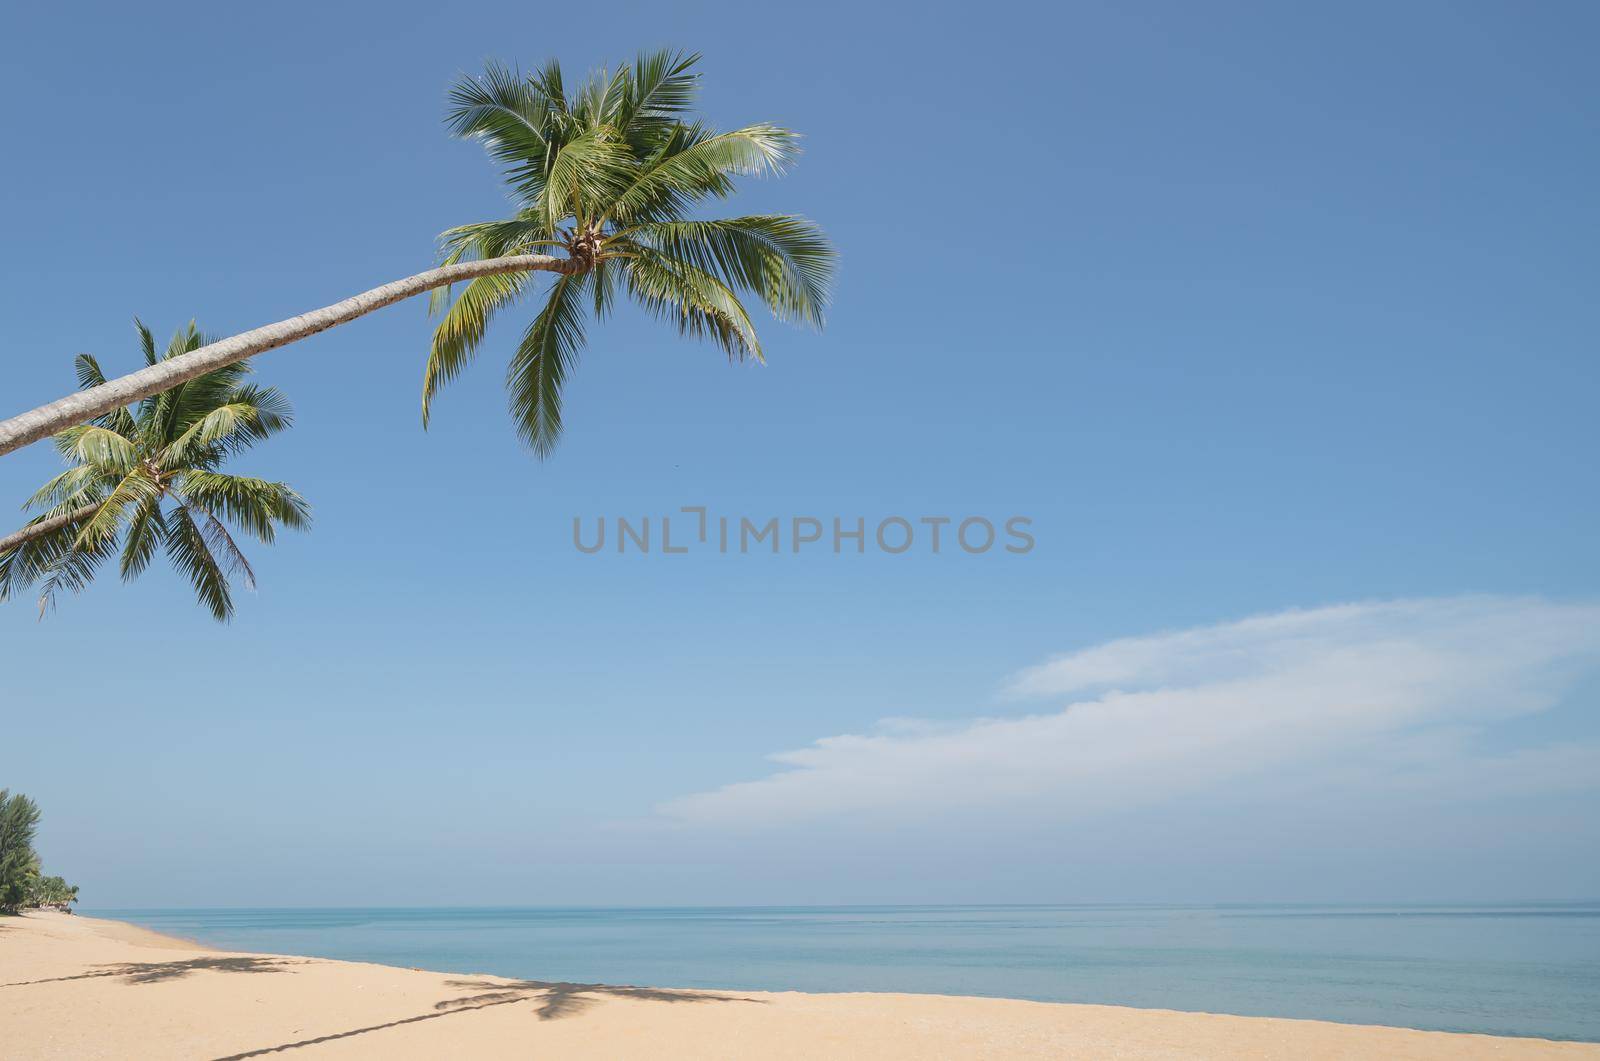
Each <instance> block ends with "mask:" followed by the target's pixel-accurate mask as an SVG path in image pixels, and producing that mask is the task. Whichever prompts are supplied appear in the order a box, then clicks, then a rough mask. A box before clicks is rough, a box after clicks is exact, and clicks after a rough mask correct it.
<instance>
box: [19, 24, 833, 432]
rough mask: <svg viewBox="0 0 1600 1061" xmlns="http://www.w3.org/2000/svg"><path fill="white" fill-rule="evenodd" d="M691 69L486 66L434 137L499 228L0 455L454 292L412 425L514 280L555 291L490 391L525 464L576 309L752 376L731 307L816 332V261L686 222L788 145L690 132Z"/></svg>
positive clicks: (826, 267)
mask: <svg viewBox="0 0 1600 1061" xmlns="http://www.w3.org/2000/svg"><path fill="white" fill-rule="evenodd" d="M697 61H698V56H694V55H677V54H671V53H667V52H657V53H653V54H646V55H641V56H640V57H639V58H638V59H637V60H635V61H634V62H633V63H629V64H624V65H623V66H621V67H620V68H618V69H617V70H616V71H615V72H614V73H605V72H601V73H599V74H597V75H595V76H593V77H591V78H590V79H588V80H587V81H586V82H585V83H584V84H583V85H582V86H581V87H580V88H578V89H577V90H576V91H575V92H573V93H571V94H569V93H567V91H566V90H565V88H564V79H563V77H562V73H561V69H560V67H559V66H558V65H556V64H554V63H552V64H549V65H547V66H545V67H544V68H543V69H542V70H541V71H539V72H538V73H536V74H534V75H532V76H528V77H523V76H521V75H519V74H517V73H515V72H513V71H511V70H508V69H506V68H504V67H501V66H493V65H491V66H490V67H489V68H488V69H487V71H486V72H485V74H484V75H483V76H482V77H479V78H469V79H464V80H462V81H460V82H458V83H457V84H456V86H455V87H454V88H453V89H452V90H451V94H450V102H451V109H450V113H449V123H450V126H451V128H452V130H453V131H454V132H455V133H457V134H458V135H460V136H464V137H470V138H475V139H478V140H480V141H481V142H482V143H483V144H484V146H485V147H487V148H488V150H489V153H490V154H491V155H492V156H493V157H494V158H495V159H496V160H498V161H499V162H500V163H501V164H502V165H503V166H504V167H505V176H506V179H507V181H508V183H509V184H510V186H511V190H512V192H513V194H514V197H515V200H516V205H517V208H518V209H517V213H516V214H515V215H514V216H512V217H511V218H508V219H506V220H503V221H496V222H488V223H485V224H478V225H466V226H463V227H461V228H457V229H452V230H451V231H449V232H447V233H445V234H444V237H443V240H444V250H445V261H444V263H443V264H442V265H440V266H439V267H438V268H436V269H430V270H428V271H426V272H423V273H418V274H417V275H415V276H410V277H406V278H405V279H402V280H396V281H394V282H393V283H389V284H385V285H383V286H381V287H376V288H373V289H372V290H370V291H366V292H363V293H362V294H359V295H356V296H354V297H352V298H348V299H345V300H344V301H343V302H338V303H335V304H334V305H331V306H326V307H323V308H322V309H319V310H314V311H312V312H310V313H306V314H303V315H301V316H298V317H292V318H290V319H288V320H284V321H279V322H277V323H276V324H269V325H266V326H265V327H261V328H256V329H253V330H251V331H248V332H243V333H241V334H239V335H236V336H233V337H231V338H229V339H224V340H221V341H220V342H216V343H211V344H207V345H205V346H202V347H200V348H197V349H195V350H192V351H190V352H189V353H188V354H186V355H184V356H183V357H180V358H177V359H172V360H168V361H163V362H162V363H160V364H156V365H150V366H147V367H146V368H144V369H141V370H139V371H137V372H134V373H130V374H129V375H127V376H124V377H122V378H120V379H117V380H113V381H109V382H102V383H101V384H99V385H97V386H95V387H92V388H89V389H88V390H85V391H81V392H79V393H78V394H74V395H69V396H68V397H65V398H62V399H59V400H58V401H54V402H51V403H50V404H48V405H43V406H40V407H39V408H37V409H34V410H32V411H30V412H27V413H23V414H21V415H20V416H15V417H12V418H11V419H9V420H5V421H0V454H5V453H9V452H11V451H12V450H15V449H17V448H19V447H21V446H25V445H27V444H28V443H30V442H34V441H37V440H39V439H42V438H45V437H47V436H49V435H52V434H55V433H56V432H59V431H61V430H62V429H63V428H67V427H70V426H73V425H77V424H83V423H86V422H88V421H90V420H91V419H92V418H94V417H100V416H106V415H108V414H111V413H112V412H113V411H114V410H116V409H118V408H121V407H123V406H127V405H129V404H131V403H133V402H136V401H139V400H141V399H145V398H148V397H150V396H152V395H154V394H158V393H160V392H161V391H163V390H166V389H168V388H170V387H173V386H176V385H177V384H179V383H183V382H185V381H188V380H192V379H194V378H196V377H198V376H201V375H203V374H205V373H207V372H211V371H214V370H216V369H218V368H221V367H222V366H224V365H229V364H233V363H235V362H238V361H242V360H244V359H245V358H249V357H253V356H255V355H256V354H260V353H263V352H264V351H267V350H272V349H276V348H277V347H280V346H284V345H286V344H288V343H292V342H295V341H296V340H299V339H303V338H305V337H307V336H309V335H314V334H316V333H317V332H320V331H324V330H326V329H328V328H331V327H334V326H336V325H339V324H343V323H345V322H347V321H351V320H354V319H356V318H357V317H360V316H364V315H365V314H367V313H371V312H373V311H374V310H376V309H379V308H381V307H383V306H387V305H391V304H393V303H395V302H398V301H401V300H402V299H406V298H410V297H412V296H413V295H418V294H421V293H423V292H425V291H437V290H438V289H441V288H448V287H449V286H450V285H451V284H455V283H458V282H462V281H470V282H469V283H467V285H466V287H465V288H464V289H463V290H462V292H461V296H460V298H459V299H457V300H456V301H455V302H454V303H453V304H452V305H450V306H449V309H448V311H447V312H445V313H444V317H443V319H442V320H441V321H440V323H439V326H438V328H437V330H436V332H435V334H434V340H433V346H432V351H431V353H430V356H429V359H428V368H427V373H426V376H425V380H424V388H423V409H424V412H423V416H424V421H426V418H427V410H428V403H429V401H430V400H431V398H432V396H433V394H434V393H435V391H436V390H437V389H438V387H439V386H440V385H442V384H443V383H444V382H446V381H447V380H449V379H450V378H452V377H453V376H454V375H455V374H456V373H458V372H459V371H460V370H461V369H462V368H463V367H464V366H465V364H466V363H467V361H468V360H470V359H471V357H472V355H473V354H474V353H475V352H476V350H477V349H478V346H479V344H480V343H481V341H482V339H483V334H484V329H485V328H486V327H487V325H488V322H489V320H490V318H491V317H492V316H494V314H495V313H496V312H497V311H498V310H500V309H503V308H505V307H506V306H507V305H509V304H510V303H511V302H513V301H515V300H516V299H517V298H518V297H519V296H521V295H523V294H524V293H525V292H526V290H527V287H528V284H529V281H528V277H527V274H528V273H529V272H549V273H553V274H555V280H554V282H553V283H552V284H551V286H550V289H549V291H548V292H547V293H546V296H545V302H544V305H543V307H542V308H541V310H540V312H539V313H538V314H537V315H536V316H535V317H534V319H533V321H532V322H530V323H529V324H528V325H527V327H526V330H525V331H524V333H523V336H522V340H521V342H520V343H519V345H518V347H517V350H516V352H515V353H514V354H513V355H512V358H511V365H510V370H509V372H508V374H507V387H508V390H509V395H510V404H511V410H512V414H513V417H514V418H515V420H516V423H517V427H518V429H519V431H520V432H521V434H522V435H523V437H524V438H525V439H527V440H528V442H529V443H530V444H531V445H532V446H533V448H534V450H535V451H536V452H538V453H540V454H544V453H547V452H549V449H550V447H551V446H552V445H553V444H554V442H555V440H556V439H557V437H558V436H559V434H560V430H561V420H560V394H561V387H562V384H563V383H564V382H565V379H566V377H567V374H568V373H569V372H570V370H571V368H572V364H573V360H574V357H575V355H576V352H577V350H578V348H579V347H580V346H581V345H582V343H583V339H584V317H585V315H586V309H592V311H593V312H594V314H595V316H596V317H604V316H605V315H606V313H607V312H608V311H609V310H610V309H611V307H612V305H613V304H614V302H615V300H616V296H617V294H618V292H619V291H624V292H626V293H627V294H628V295H629V296H630V297H632V298H633V299H634V300H635V301H637V302H639V303H640V304H642V305H643V306H644V307H645V308H646V309H648V310H650V311H651V312H653V313H655V314H657V315H659V316H661V317H662V318H664V319H667V320H670V321H671V322H672V323H674V324H675V325H676V326H677V327H678V329H679V330H680V331H681V332H684V333H686V334H688V335H691V336H704V337H708V338H710V339H712V340H713V341H714V342H716V343H717V344H718V345H720V346H721V347H722V348H723V349H724V350H726V351H727V352H728V353H729V356H731V357H734V358H743V357H756V358H758V359H759V358H760V356H761V347H760V344H759V343H758V342H757V340H756V334H755V329H754V327H753V326H752V325H751V322H750V318H749V315H748V313H747V312H746V311H745V309H744V306H743V305H742V304H741V302H740V300H739V294H738V293H739V292H748V293H753V294H754V295H755V296H756V297H758V298H759V299H760V300H761V301H762V302H764V303H766V304H767V306H768V307H769V308H770V309H772V310H773V311H774V312H775V313H776V314H777V315H778V316H779V317H780V318H785V319H792V320H798V321H801V322H806V323H811V324H820V323H821V320H822V310H823V305H824V303H825V302H826V300H827V294H828V286H829V282H830V280H831V277H832V271H833V252H832V250H831V248H830V247H829V245H828V243H827V241H826V239H825V238H824V237H823V236H822V233H821V231H820V230H819V229H818V228H817V227H816V226H815V225H813V224H812V223H811V222H809V221H806V220H804V219H803V218H799V217H794V216H790V215H757V216H752V217H738V218H728V219H721V220H698V219H694V218H692V217H691V216H690V211H691V210H693V209H694V208H695V207H696V206H698V205H700V204H702V203H704V202H706V201H707V200H710V199H722V198H726V197H728V196H729V195H731V194H732V193H733V191H734V178H735V177H739V176H744V175H753V174H760V173H778V172H781V171H782V170H783V169H784V168H785V167H786V166H787V165H788V164H789V163H790V162H791V161H793V159H794V157H795V155H796V153H797V141H798V137H797V136H796V134H794V133H792V132H789V131H788V130H785V129H781V128H778V127H777V126H774V125H767V124H758V125H749V126H745V127H743V128H740V129H735V130H733V131H731V132H726V133H717V132H714V131H712V130H711V129H709V128H707V127H706V126H705V125H704V124H702V123H700V122H698V121H692V120H690V119H689V118H688V114H689V109H690V105H691V104H692V102H693V99H694V94H695V88H696V83H697V76H698V75H696V74H695V73H694V72H693V67H694V65H695V64H696V62H697ZM546 251H555V252H558V253H554V254H552V253H545V252H546ZM580 300H583V301H580ZM436 308H443V307H442V304H441V305H439V306H436Z"/></svg>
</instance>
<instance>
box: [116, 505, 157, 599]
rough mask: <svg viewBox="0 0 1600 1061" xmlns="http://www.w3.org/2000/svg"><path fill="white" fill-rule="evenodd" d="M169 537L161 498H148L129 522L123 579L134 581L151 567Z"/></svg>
mask: <svg viewBox="0 0 1600 1061" xmlns="http://www.w3.org/2000/svg"><path fill="white" fill-rule="evenodd" d="M166 537H167V520H166V517H165V516H164V515H163V514H162V512H161V498H160V497H159V496H158V497H153V498H147V499H146V500H145V501H143V502H142V503H140V505H139V507H138V508H137V509H135V510H134V513H133V516H132V517H131V518H130V519H129V520H128V533H127V535H126V537H125V540H124V541H123V543H122V578H123V580H124V581H132V580H133V579H135V578H137V577H138V576H139V574H140V573H141V572H142V571H144V569H145V568H146V567H148V566H149V565H150V558H151V557H152V556H154V555H155V552H156V547H157V546H159V545H160V544H161V543H162V542H163V541H165V540H166Z"/></svg>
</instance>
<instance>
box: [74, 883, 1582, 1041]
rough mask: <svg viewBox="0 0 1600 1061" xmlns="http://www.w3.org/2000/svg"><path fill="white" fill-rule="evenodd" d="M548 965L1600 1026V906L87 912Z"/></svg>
mask: <svg viewBox="0 0 1600 1061" xmlns="http://www.w3.org/2000/svg"><path fill="white" fill-rule="evenodd" d="M84 913H87V914H91V915H94V916H102V917H115V918H120V919H122V920H126V921H131V922H134V923H135V924H139V925H144V926H147V927H149V928H152V929H155V930H157V931H160V932H166V933H170V934H173V935H179V936H186V937H189V938H192V939H198V940H201V941H203V942H205V943H209V944H212V945H215V946H218V947H222V948H226V949H232V950H248V951H267V952H276V953H286V954H306V955H314V956H318V957H326V958H343V959H351V960H357V961H370V962H382V963H385V964H389V965H402V966H416V967H420V968H425V969H436V970H441V971H445V972H461V973H495V974H498V975H501V976H509V977H521V978H527V979H536V980H564V981H577V982H584V983H610V984H637V985H647V986H656V987H720V988H742V989H745V990H799V991H910V992H928V993H936V994H958V995H998V996H1008V997H1013V998H1032V999H1040V1000H1045V1001H1059V1002H1101V1003H1110V1004H1115V1005H1125V1006H1147V1007H1159V1008H1165V1009H1183V1010H1204V1011H1210V1012H1217V1013H1238V1014H1245V1015H1252V1016H1275V1017H1309V1018H1317V1019H1321V1020H1335V1021H1348V1022H1354V1023H1361V1024H1392V1025H1401V1026H1406V1027H1413V1028H1432V1029H1439V1030H1445V1031H1470V1032H1488V1033H1492V1034H1498V1035H1535V1036H1544V1037H1547V1038H1555V1039H1587V1040H1595V1041H1600V903H1588V904H1530V905H1522V906H1480V907H1446V906H1340V907H1310V906H1109V905H1108V906H1028V907H1017V906H946V907H877V906H873V907H867V906H862V907H812V908H804V907H781V908H780V907H760V908H757V907H723V908H706V909H689V908H671V909H571V908H497V909H490V908H473V909H327V910H310V909H292V910H85V911H84Z"/></svg>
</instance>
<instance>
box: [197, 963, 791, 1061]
mask: <svg viewBox="0 0 1600 1061" xmlns="http://www.w3.org/2000/svg"><path fill="white" fill-rule="evenodd" d="M447 983H448V984H449V986H451V987H454V988H460V989H463V990H470V989H473V988H484V989H486V990H482V991H479V992H478V993H477V994H473V995H463V996H462V997H460V998H447V999H445V1000H444V1001H443V1002H437V1003H435V1004H434V1007H433V1011H432V1012H430V1013H419V1014H418V1015H417V1016H415V1017H402V1018H401V1019H399V1020H392V1021H389V1022H387V1023H384V1024H373V1025H370V1026H368V1027H365V1028H353V1029H351V1030H350V1031H345V1032H334V1033H333V1034H331V1035H319V1036H317V1037H316V1038H314V1039H301V1040H299V1041H298V1042H292V1043H280V1044H279V1045H277V1046H264V1047H261V1048H260V1049H258V1050H247V1051H245V1052H244V1053H242V1054H229V1055H228V1056H227V1057H222V1058H218V1059H217V1061H244V1059H245V1058H251V1057H263V1056H265V1055H267V1054H275V1053H280V1052H282V1051H285V1050H295V1049H299V1048H300V1047H305V1046H318V1045H321V1044H322V1043H330V1042H335V1041H337V1040H339V1039H349V1038H352V1037H353V1036H357V1035H365V1034H367V1033H368V1032H376V1031H383V1030H384V1029H385V1028H398V1027H401V1026H403V1025H406V1024H416V1023H418V1022H420V1021H425V1020H438V1019H439V1018H440V1017H448V1016H450V1015H451V1014H454V1013H470V1012H472V1011H473V1010H478V1009H489V1008H490V1007H492V1006H507V1005H511V1004H512V1003H516V1002H533V1003H535V1005H534V1011H533V1012H534V1016H535V1017H537V1018H538V1019H539V1020H560V1019H561V1018H563V1017H573V1016H577V1015H578V1014H579V1013H582V1012H583V1011H584V1010H586V1009H588V1008H589V1007H590V1006H592V1005H594V1004H596V1003H597V1002H601V1001H604V1000H605V999H607V998H632V999H639V1000H641V1001H645V1002H752V1003H756V1004H759V1005H765V1004H766V1000H765V999H759V998H741V997H739V996H737V995H718V994H713V993H710V992H698V991H671V990H665V989H662V988H654V987H612V986H609V985H607V984H569V983H553V982H549V981H544V980H515V981H509V982H502V981H497V980H449V981H447Z"/></svg>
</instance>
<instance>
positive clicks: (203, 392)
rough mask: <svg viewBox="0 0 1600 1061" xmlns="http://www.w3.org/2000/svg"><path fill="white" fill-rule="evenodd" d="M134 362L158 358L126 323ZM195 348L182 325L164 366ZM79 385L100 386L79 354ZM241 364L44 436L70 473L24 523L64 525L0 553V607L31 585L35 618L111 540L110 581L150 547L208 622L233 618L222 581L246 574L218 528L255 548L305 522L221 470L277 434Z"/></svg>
mask: <svg viewBox="0 0 1600 1061" xmlns="http://www.w3.org/2000/svg"><path fill="white" fill-rule="evenodd" d="M134 324H135V327H136V328H137V330H138V333H139V341H140V345H141V347H142V349H143V351H144V358H145V363H146V364H151V365H153V364H156V363H157V361H158V360H160V358H158V356H157V354H156V345H155V341H154V339H153V338H152V337H151V335H150V330H149V329H148V328H146V327H145V326H144V325H143V324H142V323H140V322H139V321H137V320H136V321H135V322H134ZM206 342H207V340H206V339H205V338H204V337H203V336H202V335H201V334H200V332H199V331H198V330H197V329H196V328H195V326H194V324H193V323H192V322H191V323H190V324H189V326H188V327H187V328H184V329H181V330H179V332H178V333H177V334H176V335H174V336H173V338H172V342H171V343H170V344H169V345H168V347H167V350H166V353H165V357H167V358H172V357H177V356H178V355H180V354H183V353H187V352H188V351H191V350H194V349H196V348H198V347H200V346H202V345H204V344H205V343H206ZM75 365H76V368H77V374H78V383H79V386H80V387H83V388H88V387H93V386H98V385H99V384H102V383H104V382H105V375H104V373H102V372H101V370H100V365H99V363H98V362H97V361H96V360H95V359H94V357H93V356H92V355H89V354H79V355H78V357H77V359H76V362H75ZM249 372H250V369H249V366H248V364H247V363H243V362H241V363H237V364H233V365H228V366H225V367H223V368H220V369H217V370H216V371H213V372H209V373H207V374H205V375H202V376H199V377H197V378H195V379H192V380H190V381H188V382H187V383H183V384H181V385H179V386H177V387H174V388H173V389H171V390H168V391H164V392H162V393H160V394H157V395H155V396H153V397H150V398H146V399H144V400H143V401H141V402H139V403H138V404H137V405H134V406H129V407H127V408H122V409H117V410H115V411H113V412H111V413H109V414H107V415H105V416H102V417H99V418H98V419H96V420H94V421H92V422H90V423H88V424H83V425H80V426H78V427H73V428H69V429H68V430H66V431H63V432H61V433H60V434H58V435H56V436H55V444H56V448H57V449H58V450H59V451H60V453H61V455H62V456H63V457H64V458H66V460H67V461H68V463H69V464H70V465H71V467H69V468H68V469H67V470H66V471H64V472H62V473H61V474H60V475H57V476H56V477H55V478H53V479H51V480H50V481H49V482H47V483H45V484H44V486H42V487H40V488H39V490H38V492H37V493H35V494H34V495H33V497H32V498H30V499H29V500H28V502H27V506H26V507H29V508H32V509H35V510H38V512H39V515H38V516H37V517H36V518H35V519H34V521H33V523H35V524H43V523H47V522H62V521H63V519H64V520H65V522H64V523H63V524H62V525H61V526H59V527H58V528H56V529H54V530H52V531H50V532H49V533H46V534H42V535H40V536H38V537H35V538H32V539H31V540H29V541H27V542H25V543H23V544H21V545H19V546H17V547H15V548H13V549H10V550H7V551H6V552H4V553H0V600H4V599H6V598H7V597H9V596H11V595H12V594H14V593H16V592H17V591H18V590H20V589H23V588H25V587H26V586H29V585H32V584H33V583H34V582H36V581H41V580H42V591H41V594H40V598H39V605H40V610H41V612H42V611H43V610H44V609H46V608H48V607H49V606H50V605H51V604H52V603H54V601H55V598H56V595H57V594H58V593H59V592H60V591H61V590H71V591H77V590H80V589H82V588H83V587H84V586H85V585H87V584H88V583H89V581H90V580H91V579H92V578H93V576H94V573H95V571H96V569H97V568H98V567H99V565H100V564H101V562H102V561H104V560H105V559H106V558H107V557H108V556H110V555H111V554H112V553H114V552H116V551H117V549H118V542H119V540H120V542H121V571H122V576H123V578H124V579H132V578H134V577H136V576H137V575H138V574H139V573H140V572H142V571H143V570H144V569H145V567H146V566H148V565H149V563H150V559H151V557H152V556H154V554H155V551H156V549H157V548H158V547H160V546H165V547H166V552H167V556H168V558H169V559H170V560H171V562H172V565H173V566H174V567H175V568H177V569H178V570H179V571H180V572H182V573H183V574H184V575H185V576H187V577H188V579H189V581H190V582H191V583H192V584H193V586H194V590H195V594H196V596H197V597H198V598H199V600H200V602H201V603H202V604H204V605H205V606H206V607H207V608H209V609H210V611H211V614H212V615H213V616H215V617H216V618H217V619H218V620H221V621H226V620H227V619H229V618H230V617H231V616H232V614H233V597H232V592H231V589H230V585H229V579H230V577H234V576H237V577H239V578H240V579H242V581H243V582H244V583H245V585H246V586H247V587H249V588H254V586H255V574H254V572H253V571H252V570H251V569H250V564H249V561H247V560H246V559H245V556H244V554H243V553H242V552H241V551H240V550H239V547H238V545H237V544H236V543H235V542H234V539H233V534H232V533H231V532H230V531H229V529H228V525H229V524H232V525H233V526H234V527H235V528H236V529H237V530H239V531H242V532H244V533H247V534H249V535H251V536H252V537H254V538H256V539H257V540H259V541H262V542H271V541H272V540H273V538H274V536H275V532H276V528H278V527H279V526H284V527H295V528H299V527H304V526H306V525H307V524H308V523H309V522H310V514H309V513H310V510H309V508H308V506H307V505H306V502H305V499H304V498H302V497H301V496H300V495H299V494H297V493H296V492H295V491H294V490H292V489H290V488H289V486H288V485H286V484H284V483H278V482H268V481H267V480H265V479H254V478H248V477H245V476H239V475H230V474H228V473H225V472H223V471H221V470H220V469H221V467H222V465H223V464H224V463H225V462H226V461H227V460H228V459H229V458H231V457H233V456H236V455H237V454H239V453H242V452H243V451H245V450H247V449H249V448H250V447H251V446H253V445H255V444H256V443H257V442H259V441H261V440H262V439H265V438H267V437H269V436H271V435H274V434H276V433H278V432H279V431H282V430H283V429H284V428H286V427H288V426H289V423H290V416H291V414H290V409H289V403H288V402H287V401H286V400H285V399H284V397H283V395H282V394H280V393H279V392H278V391H277V390H276V389H274V388H272V387H261V386H257V385H255V384H253V383H248V382H246V377H247V376H248V375H249Z"/></svg>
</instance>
